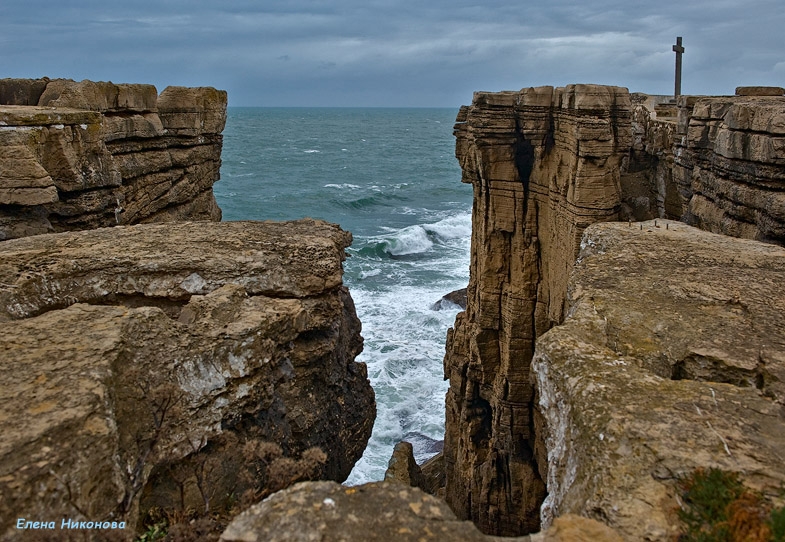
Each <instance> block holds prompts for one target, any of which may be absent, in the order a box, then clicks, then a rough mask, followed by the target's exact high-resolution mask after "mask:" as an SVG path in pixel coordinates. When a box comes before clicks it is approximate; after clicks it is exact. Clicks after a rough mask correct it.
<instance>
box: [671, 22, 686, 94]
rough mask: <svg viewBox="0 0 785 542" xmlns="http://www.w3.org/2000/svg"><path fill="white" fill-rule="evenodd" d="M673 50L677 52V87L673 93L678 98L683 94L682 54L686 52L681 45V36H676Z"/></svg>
mask: <svg viewBox="0 0 785 542" xmlns="http://www.w3.org/2000/svg"><path fill="white" fill-rule="evenodd" d="M673 52H674V53H676V88H675V90H674V92H673V95H674V97H676V98H678V97H679V96H681V55H682V54H683V53H684V47H682V46H681V36H679V37H677V38H676V45H674V46H673Z"/></svg>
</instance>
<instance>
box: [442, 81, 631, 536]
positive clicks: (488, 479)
mask: <svg viewBox="0 0 785 542" xmlns="http://www.w3.org/2000/svg"><path fill="white" fill-rule="evenodd" d="M455 133H456V156H457V158H458V161H459V162H460V164H461V167H462V169H463V181H464V182H471V183H472V184H473V186H474V209H473V224H472V259H471V268H470V277H471V278H470V281H469V288H468V306H467V310H466V312H465V313H459V315H458V317H457V319H456V324H455V329H454V330H450V331H449V332H448V339H447V355H446V357H445V376H446V377H447V378H449V379H450V389H449V391H448V394H447V421H446V433H445V447H444V460H445V467H446V478H447V483H446V498H447V501H448V502H449V503H450V505H451V506H452V508H453V510H454V511H455V512H456V514H457V515H458V517H459V518H463V519H472V520H473V521H474V522H475V523H476V524H477V525H478V527H479V528H480V530H481V531H483V532H488V533H494V534H500V535H514V534H525V533H529V532H536V531H538V530H539V506H540V503H541V502H542V499H543V498H544V497H545V484H544V482H543V480H542V479H541V475H540V472H539V470H538V461H544V460H545V458H544V457H536V450H535V439H534V432H533V427H534V420H533V418H532V404H531V401H532V398H533V389H532V385H531V383H530V382H529V377H528V364H529V361H530V359H531V355H532V352H533V351H534V339H535V337H537V336H538V335H541V334H542V333H544V332H545V331H547V329H549V328H550V327H551V326H552V325H554V324H555V323H558V322H560V321H561V319H562V314H563V294H562V293H561V292H563V291H565V290H566V284H567V276H568V272H569V269H570V268H571V267H572V264H573V262H574V261H575V257H576V256H577V251H578V241H579V239H580V236H581V234H582V232H583V229H584V228H585V227H586V226H587V225H588V224H590V223H592V222H596V221H602V220H613V219H617V218H618V217H619V213H620V210H621V197H622V195H621V187H620V182H619V179H620V175H621V167H622V161H623V159H624V158H625V156H626V154H627V153H628V151H629V148H630V146H631V144H632V131H631V124H630V99H629V94H628V92H627V90H626V89H621V88H617V87H600V86H597V85H571V86H568V87H565V88H563V89H561V88H558V89H554V88H553V87H539V88H529V89H524V90H522V91H520V92H519V93H499V94H490V93H476V94H475V99H474V103H473V104H472V106H471V107H469V108H468V109H463V110H462V111H461V112H460V113H459V116H458V124H456V126H455Z"/></svg>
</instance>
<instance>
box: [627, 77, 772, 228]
mask: <svg viewBox="0 0 785 542" xmlns="http://www.w3.org/2000/svg"><path fill="white" fill-rule="evenodd" d="M742 90H743V89H742ZM767 92H768V94H769V95H766V93H767ZM772 92H773V91H770V90H768V91H767V90H766V89H761V88H759V87H754V88H753V89H751V90H743V93H744V94H748V95H743V96H715V97H710V96H682V97H680V98H679V101H678V104H673V105H671V106H670V107H671V108H672V109H673V111H674V116H672V117H662V116H661V115H659V114H658V113H657V112H656V110H657V109H658V107H657V106H655V105H654V104H653V102H654V101H656V100H653V99H652V97H646V96H645V95H636V97H639V99H638V100H636V102H637V103H636V106H635V107H634V108H633V131H634V142H633V148H632V150H631V153H630V158H629V160H628V161H627V163H626V164H625V167H624V171H623V172H622V184H623V186H625V190H627V191H629V192H630V193H632V194H636V196H635V197H633V198H628V199H627V200H626V201H625V204H627V205H628V206H629V208H630V213H629V214H630V215H631V216H633V217H634V218H635V219H639V220H643V219H647V218H650V217H652V216H654V217H656V216H659V217H663V218H672V219H676V220H683V221H685V222H687V223H689V224H691V225H694V226H697V227H700V228H701V229H705V230H708V231H713V232H715V233H723V234H725V235H732V236H734V237H744V238H749V239H757V240H760V241H765V242H773V243H777V244H785V96H782V95H779V96H774V95H772ZM655 98H660V97H655Z"/></svg>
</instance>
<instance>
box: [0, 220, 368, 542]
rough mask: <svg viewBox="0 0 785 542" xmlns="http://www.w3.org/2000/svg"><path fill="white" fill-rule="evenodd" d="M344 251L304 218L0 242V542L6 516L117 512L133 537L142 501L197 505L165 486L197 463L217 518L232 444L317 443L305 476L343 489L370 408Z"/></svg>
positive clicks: (234, 467) (234, 463)
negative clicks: (319, 462) (316, 463)
mask: <svg viewBox="0 0 785 542" xmlns="http://www.w3.org/2000/svg"><path fill="white" fill-rule="evenodd" d="M350 242H351V235H350V234H349V233H347V232H344V231H342V230H340V228H338V227H337V226H334V225H330V224H327V223H324V222H320V221H313V220H304V221H298V222H291V223H253V222H240V223H217V224H212V223H176V224H166V225H162V224H155V225H138V226H129V227H120V228H108V229H100V230H94V231H87V232H73V233H61V234H53V235H43V236H35V237H28V238H24V239H14V240H10V241H7V242H4V243H2V244H0V277H1V278H0V300H1V301H0V305H1V306H2V308H1V309H0V314H1V315H0V320H1V321H3V324H2V325H3V333H2V334H0V365H2V367H3V371H2V372H0V386H2V387H3V389H5V390H6V396H7V399H8V400H7V401H5V402H4V403H3V407H2V409H0V429H1V430H2V433H3V442H2V443H0V532H1V533H3V535H2V536H3V537H4V539H5V537H7V538H8V539H15V537H21V536H22V535H23V534H24V531H17V530H16V529H15V522H16V520H17V518H19V517H28V518H44V519H45V518H51V519H52V520H57V521H60V518H62V517H70V518H74V519H78V518H81V519H83V520H91V521H97V520H102V521H103V520H105V519H106V520H111V519H120V518H123V519H126V518H127V520H128V521H129V526H130V528H129V530H128V531H127V534H128V535H130V534H132V533H133V525H134V524H135V522H136V519H137V517H138V513H141V512H144V510H146V509H147V508H149V507H152V506H162V507H173V508H177V507H179V506H196V505H198V506H204V503H202V502H201V500H198V499H199V494H198V492H197V491H196V486H195V485H194V484H193V483H189V484H188V485H187V486H183V487H184V490H183V492H180V491H179V490H178V485H177V480H178V479H180V478H179V475H180V474H182V473H183V472H190V471H188V469H189V468H191V469H193V468H194V465H199V464H200V461H201V462H202V463H201V464H203V463H204V461H211V462H212V463H211V464H217V465H220V469H221V471H220V473H219V474H220V477H216V479H215V481H214V483H213V485H212V487H211V488H210V489H211V491H212V493H214V496H213V497H212V505H213V506H214V507H216V506H218V505H220V504H221V502H222V500H225V499H226V498H228V497H229V496H230V495H231V494H232V492H233V491H235V490H237V487H238V484H239V483H241V482H240V481H239V480H238V471H239V469H240V466H241V463H242V460H243V458H242V457H239V456H238V450H239V449H240V448H241V446H240V447H238V446H234V447H233V448H227V446H225V445H222V444H221V443H222V442H224V441H225V439H226V438H228V436H229V435H234V437H235V438H237V439H239V440H240V443H241V444H242V442H243V440H244V439H246V438H258V439H261V440H269V441H271V442H275V443H276V444H278V445H280V446H281V447H282V448H283V450H284V452H285V453H286V454H287V455H294V456H297V455H298V454H300V453H301V452H302V451H304V450H306V449H308V448H311V447H320V448H321V449H322V451H323V452H324V453H325V454H326V456H327V461H326V463H325V464H324V465H323V467H322V468H321V470H320V471H319V472H318V473H317V474H316V475H317V476H320V477H325V478H328V479H333V480H337V481H342V480H344V479H345V478H346V476H348V474H349V472H350V470H351V468H352V466H353V464H354V462H355V461H356V460H357V459H359V457H360V456H361V454H362V452H363V449H364V447H365V443H366V442H367V440H368V438H369V436H370V432H371V428H372V425H373V419H374V415H375V403H374V398H373V391H372V389H371V387H370V385H369V383H368V380H367V376H366V370H365V366H364V365H363V364H359V363H355V362H354V358H355V356H356V355H357V354H358V353H359V352H360V350H361V348H362V339H361V337H360V336H359V331H360V323H359V321H358V319H357V317H356V315H355V310H354V305H353V303H352V300H351V297H350V296H349V294H348V292H347V291H346V289H345V288H344V287H343V286H342V280H341V273H342V270H341V262H342V260H343V258H344V257H345V255H344V249H345V247H346V246H348V245H349V243H350ZM175 473H179V474H178V475H177V476H175ZM140 499H141V501H140ZM181 499H183V500H181ZM194 499H197V500H196V501H194ZM140 502H141V509H139V506H140V504H139V503H140ZM82 516H84V517H82Z"/></svg>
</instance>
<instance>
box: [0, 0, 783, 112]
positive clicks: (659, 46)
mask: <svg viewBox="0 0 785 542" xmlns="http://www.w3.org/2000/svg"><path fill="white" fill-rule="evenodd" d="M778 3H779V0H753V1H748V2H744V3H742V2H737V1H734V2H728V1H723V0H719V1H718V0H714V1H711V2H709V1H698V2H689V3H687V2H674V1H667V2H658V3H653V2H645V3H644V2H634V1H626V2H621V1H615V0H601V1H593V2H591V3H578V2H575V1H566V0H550V1H549V2H520V1H519V2H512V1H510V0H493V1H489V2H485V3H482V4H480V3H477V2H466V1H463V2H462V1H452V2H448V1H443V0H437V1H431V2H423V1H422V0H419V1H409V0H405V1H398V2H390V1H379V0H376V1H373V0H371V1H359V0H334V1H329V2H328V1H304V0H300V1H292V0H288V1H231V0H227V1H224V2H215V1H209V2H208V1H205V0H188V1H186V0H156V1H154V2H153V1H136V2H133V3H131V2H114V1H111V0H104V1H100V2H99V1H93V0H88V1H80V2H63V1H59V2H55V1H42V0H32V1H26V2H21V1H19V0H4V2H3V6H2V7H0V49H2V54H0V76H8V77H36V76H42V75H48V76H50V77H70V78H74V79H82V78H90V79H104V80H113V81H118V82H119V81H133V82H151V83H153V84H155V85H156V86H158V87H159V90H161V89H162V88H163V87H164V86H166V85H168V84H180V85H212V86H216V87H220V88H225V89H227V90H228V91H229V93H230V102H231V103H232V104H233V105H246V104H247V105H444V106H454V105H457V104H459V103H466V102H468V101H469V100H470V99H471V92H472V91H473V90H481V89H482V90H502V89H517V88H521V87H524V86H531V85H541V84H553V85H563V84H567V83H571V82H598V83H606V84H617V85H623V86H627V87H629V88H630V89H631V90H641V91H647V92H652V93H663V94H666V93H669V92H671V91H672V77H673V73H672V72H673V53H672V51H671V45H672V44H673V43H674V39H675V37H676V36H677V35H681V36H684V45H685V47H686V48H687V52H686V54H685V57H684V70H685V73H684V87H683V88H684V91H685V92H687V93H695V94H697V93H732V92H733V89H734V87H735V86H737V85H740V84H778V85H782V84H783V82H784V80H785V37H783V33H782V31H781V29H782V28H783V27H784V26H785V12H784V11H783V10H782V9H781V8H780V6H779V5H778Z"/></svg>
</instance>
